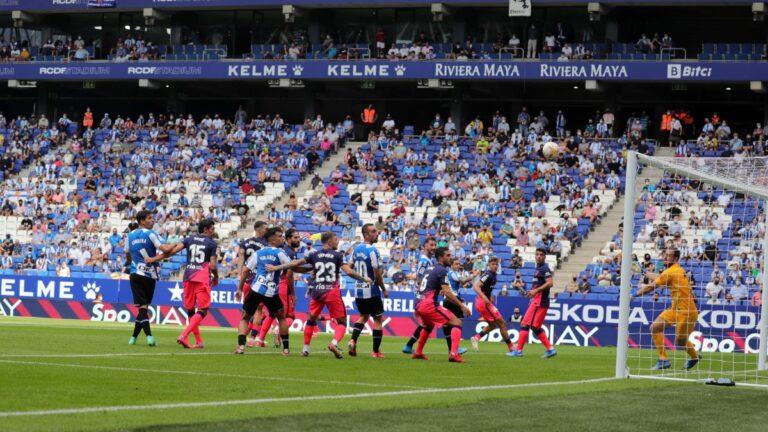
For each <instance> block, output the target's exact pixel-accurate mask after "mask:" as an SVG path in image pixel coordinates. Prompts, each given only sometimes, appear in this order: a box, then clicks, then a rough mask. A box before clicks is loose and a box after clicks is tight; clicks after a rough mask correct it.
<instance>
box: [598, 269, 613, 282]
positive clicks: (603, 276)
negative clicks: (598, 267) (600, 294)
mask: <svg viewBox="0 0 768 432" xmlns="http://www.w3.org/2000/svg"><path fill="white" fill-rule="evenodd" d="M597 284H598V285H600V286H611V285H612V284H613V277H612V276H611V272H610V270H608V269H603V271H602V273H600V275H599V276H598V277H597Z"/></svg>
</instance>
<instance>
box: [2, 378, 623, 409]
mask: <svg viewBox="0 0 768 432" xmlns="http://www.w3.org/2000/svg"><path fill="white" fill-rule="evenodd" d="M616 380H617V378H614V377H610V378H593V379H585V380H576V381H552V382H543V383H524V384H500V385H489V386H475V387H448V388H426V389H420V390H400V391H388V392H376V393H350V394H340V395H319V396H296V397H283V398H261V399H240V400H223V401H207V402H178V403H165V404H150V405H118V406H104V407H83V408H64V409H52V410H37V411H6V412H0V418H3V417H39V416H48V415H66V414H89V413H107V412H120V411H143V410H166V409H178V408H206V407H221V406H231V405H252V404H266V403H280V402H306V401H326V400H340V399H342V400H343V399H360V398H374V397H375V398H380V397H389V396H410V395H422V394H439V393H460V392H474V391H488V390H507V389H516V388H526V387H550V386H567V385H579V384H592V383H598V382H605V381H616Z"/></svg>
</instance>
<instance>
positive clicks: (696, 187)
mask: <svg viewBox="0 0 768 432" xmlns="http://www.w3.org/2000/svg"><path fill="white" fill-rule="evenodd" d="M646 170H647V171H651V172H654V173H655V176H654V177H660V180H658V182H656V181H654V182H653V183H650V184H649V185H648V187H647V188H646V187H644V184H645V180H646V177H645V176H644V175H643V174H645V173H646V172H647V171H646ZM641 173H642V174H641ZM659 173H661V175H660V176H659ZM767 201H768V158H766V157H759V158H744V157H739V158H677V157H654V156H646V155H642V154H638V153H637V152H633V151H630V152H628V154H627V169H626V180H625V198H624V219H623V236H622V238H621V241H622V245H621V246H622V247H621V253H622V259H621V267H620V271H621V278H620V280H621V286H620V296H619V316H618V329H617V343H616V347H617V350H616V370H615V376H616V378H628V377H631V378H653V379H670V380H685V381H700V380H709V379H719V378H726V379H729V380H733V381H735V382H736V383H737V384H739V385H755V386H768V363H767V362H766V355H767V354H768V319H766V317H768V289H762V293H760V292H759V291H758V290H759V289H760V288H761V287H762V288H766V287H768V272H766V271H764V269H766V268H768V253H766V252H767V251H768V235H767V233H768V229H766V222H765V211H766V207H765V204H766V202H767ZM636 222H637V223H636ZM670 247H674V248H675V249H677V250H680V251H681V252H682V254H683V255H684V256H682V257H681V258H680V261H679V264H680V266H681V267H682V269H683V270H684V271H685V272H686V277H687V278H688V286H689V287H690V292H691V294H692V295H693V298H694V299H695V305H696V306H695V308H696V311H695V313H696V316H694V315H692V314H680V313H676V312H674V309H670V307H671V305H672V303H671V298H670V292H669V290H668V288H666V287H656V289H655V290H654V292H650V293H646V294H645V295H643V296H637V295H636V293H637V289H638V284H639V283H640V282H641V281H643V282H645V283H647V282H649V281H650V278H651V277H655V276H656V275H658V273H659V272H661V271H663V270H664V264H663V260H664V257H663V251H664V250H666V249H668V248H670ZM635 255H636V256H635ZM721 280H722V281H721ZM758 299H761V300H762V301H761V304H760V305H759V306H758V305H757V304H756V303H757V300H758ZM670 310H671V311H670ZM660 315H661V318H660ZM683 315H685V316H687V317H689V318H687V319H686V318H681V316H683ZM692 316H693V318H690V317H692ZM670 317H672V318H670ZM657 319H659V320H660V322H661V323H666V324H667V328H666V329H664V331H663V333H661V332H659V331H658V328H657V330H656V333H651V323H653V322H654V321H655V320H657ZM674 320H677V323H680V325H674V324H676V323H675V322H671V321H674ZM681 320H682V321H681ZM678 328H679V329H680V330H678ZM689 332H690V333H689ZM659 333H661V336H660V334H659ZM694 350H695V351H694ZM694 353H698V354H700V355H701V356H702V360H701V361H700V362H699V363H698V364H697V365H696V366H694V367H693V368H691V369H690V370H686V369H685V367H686V366H687V365H688V363H687V361H688V360H689V359H691V358H692V356H694ZM662 357H666V358H665V360H666V359H668V362H667V363H666V364H663V365H662V368H661V369H658V370H652V367H654V366H656V362H657V361H658V360H659V359H661V358H662ZM657 367H658V366H657Z"/></svg>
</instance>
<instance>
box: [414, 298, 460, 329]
mask: <svg viewBox="0 0 768 432" xmlns="http://www.w3.org/2000/svg"><path fill="white" fill-rule="evenodd" d="M416 316H417V317H418V318H419V319H421V323H422V326H424V327H442V326H443V325H444V324H445V323H447V322H448V321H451V320H452V319H454V318H456V316H455V315H454V314H453V312H451V311H449V310H448V309H446V308H444V307H442V306H435V305H434V303H432V302H429V301H426V302H421V303H419V306H417V307H416Z"/></svg>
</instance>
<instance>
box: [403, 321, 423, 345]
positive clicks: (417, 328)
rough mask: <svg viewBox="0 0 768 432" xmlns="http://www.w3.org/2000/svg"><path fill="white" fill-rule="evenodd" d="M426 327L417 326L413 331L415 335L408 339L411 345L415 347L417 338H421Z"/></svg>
mask: <svg viewBox="0 0 768 432" xmlns="http://www.w3.org/2000/svg"><path fill="white" fill-rule="evenodd" d="M423 329H424V327H422V326H416V330H414V331H413V336H411V338H410V339H409V340H408V343H407V344H406V345H408V346H409V347H411V348H413V344H415V343H416V341H417V340H419V336H421V331H422V330H423Z"/></svg>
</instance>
